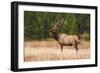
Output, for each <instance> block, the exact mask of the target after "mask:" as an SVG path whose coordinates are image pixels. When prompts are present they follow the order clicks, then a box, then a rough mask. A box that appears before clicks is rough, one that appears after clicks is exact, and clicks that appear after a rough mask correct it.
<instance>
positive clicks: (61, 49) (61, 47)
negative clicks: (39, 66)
mask: <svg viewBox="0 0 100 73" xmlns="http://www.w3.org/2000/svg"><path fill="white" fill-rule="evenodd" d="M60 46H61V52H63V45H62V44H60Z"/></svg>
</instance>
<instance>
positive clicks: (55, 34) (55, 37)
mask: <svg viewBox="0 0 100 73" xmlns="http://www.w3.org/2000/svg"><path fill="white" fill-rule="evenodd" d="M58 35H59V33H58V32H56V33H53V37H54V39H55V40H57V41H58V38H59V37H58Z"/></svg>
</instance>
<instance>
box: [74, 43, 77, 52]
mask: <svg viewBox="0 0 100 73" xmlns="http://www.w3.org/2000/svg"><path fill="white" fill-rule="evenodd" d="M74 48H75V49H76V52H77V53H78V43H77V42H76V41H75V43H74Z"/></svg>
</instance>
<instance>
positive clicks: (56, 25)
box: [49, 19, 64, 34]
mask: <svg viewBox="0 0 100 73" xmlns="http://www.w3.org/2000/svg"><path fill="white" fill-rule="evenodd" d="M63 21H64V20H63V19H61V20H58V21H57V22H55V23H54V24H51V25H52V28H51V29H50V30H49V31H50V32H51V33H53V34H55V33H59V27H60V26H61V24H62V23H63Z"/></svg>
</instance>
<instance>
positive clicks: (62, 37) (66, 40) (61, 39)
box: [50, 22, 80, 52]
mask: <svg viewBox="0 0 100 73" xmlns="http://www.w3.org/2000/svg"><path fill="white" fill-rule="evenodd" d="M58 24H59V23H58V22H57V23H56V24H55V25H54V26H53V27H52V28H51V30H50V32H51V33H52V34H53V38H54V39H55V40H57V42H58V43H59V44H60V46H61V51H63V46H73V47H74V48H75V49H76V51H77V52H78V44H80V40H79V38H78V36H76V35H67V34H65V33H60V32H59V31H58V27H57V25H58Z"/></svg>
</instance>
